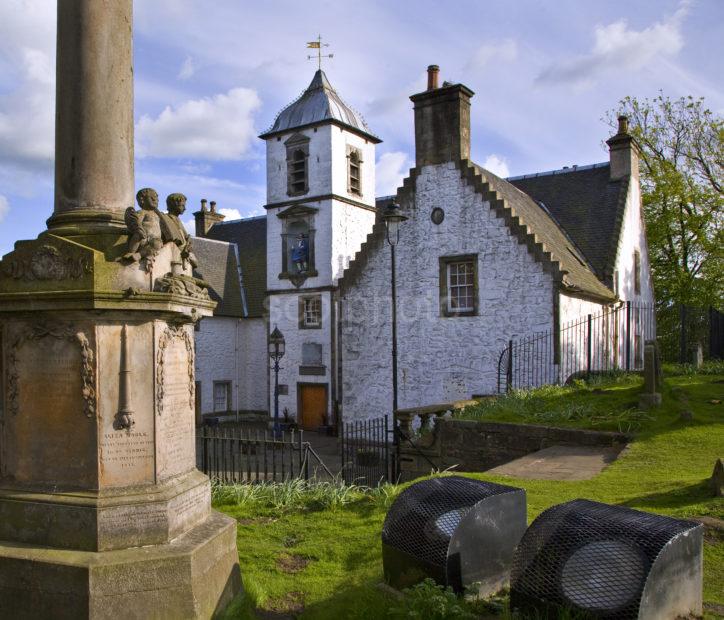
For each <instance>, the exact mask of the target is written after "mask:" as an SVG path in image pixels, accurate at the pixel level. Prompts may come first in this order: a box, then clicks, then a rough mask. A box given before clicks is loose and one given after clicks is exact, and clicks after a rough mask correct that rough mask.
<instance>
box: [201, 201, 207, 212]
mask: <svg viewBox="0 0 724 620" xmlns="http://www.w3.org/2000/svg"><path fill="white" fill-rule="evenodd" d="M206 202H207V201H206V198H202V199H201V210H202V211H206V210H207V209H206Z"/></svg>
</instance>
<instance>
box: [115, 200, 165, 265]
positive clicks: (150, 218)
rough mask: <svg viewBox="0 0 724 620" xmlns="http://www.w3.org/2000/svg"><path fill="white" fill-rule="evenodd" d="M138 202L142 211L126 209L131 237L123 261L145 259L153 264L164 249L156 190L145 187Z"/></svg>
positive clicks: (127, 224)
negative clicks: (156, 256) (154, 259)
mask: <svg viewBox="0 0 724 620" xmlns="http://www.w3.org/2000/svg"><path fill="white" fill-rule="evenodd" d="M136 201H137V202H138V206H139V207H141V210H140V211H136V210H135V209H134V208H133V207H128V209H126V214H125V220H126V226H128V232H129V237H128V248H127V251H126V253H125V254H124V255H123V256H122V259H123V260H126V261H132V262H138V261H140V260H141V259H142V258H145V259H146V260H147V262H148V263H149V264H152V263H153V258H154V256H155V255H156V254H157V253H158V251H159V250H160V249H161V248H162V247H163V239H162V235H161V213H160V211H159V210H158V194H157V193H156V190H154V189H151V188H150V187H144V188H143V189H141V190H139V192H138V193H137V194H136Z"/></svg>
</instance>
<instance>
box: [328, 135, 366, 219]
mask: <svg viewBox="0 0 724 620" xmlns="http://www.w3.org/2000/svg"><path fill="white" fill-rule="evenodd" d="M331 140H332V152H333V153H334V157H333V158H332V161H331V163H332V188H331V189H332V193H333V194H337V195H338V196H345V197H347V198H351V199H352V200H358V201H359V202H364V203H365V204H368V205H370V206H372V207H373V206H374V205H375V145H374V143H372V142H370V141H369V140H367V139H365V138H363V137H361V136H358V135H357V134H354V133H352V132H350V131H347V130H345V129H343V128H342V127H331ZM348 145H349V146H351V147H354V148H356V149H359V150H360V151H361V152H362V166H361V172H362V195H361V196H360V195H358V194H352V193H350V192H348V191H347V189H348V186H347V172H348V168H347V146H348Z"/></svg>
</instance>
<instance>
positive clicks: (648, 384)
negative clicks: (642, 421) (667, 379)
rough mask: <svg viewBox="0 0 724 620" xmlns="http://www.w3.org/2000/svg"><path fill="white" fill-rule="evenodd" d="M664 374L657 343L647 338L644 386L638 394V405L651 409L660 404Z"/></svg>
mask: <svg viewBox="0 0 724 620" xmlns="http://www.w3.org/2000/svg"><path fill="white" fill-rule="evenodd" d="M663 382H664V376H663V371H662V368H661V357H660V356H659V348H658V344H657V343H656V341H655V340H647V341H646V343H645V344H644V387H643V389H642V391H641V394H640V395H639V407H640V408H641V409H651V408H652V407H659V406H660V405H661V393H662V391H663Z"/></svg>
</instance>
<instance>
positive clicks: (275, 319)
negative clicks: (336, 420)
mask: <svg viewBox="0 0 724 620" xmlns="http://www.w3.org/2000/svg"><path fill="white" fill-rule="evenodd" d="M300 294H303V290H302V291H300V293H288V294H281V295H271V296H270V297H269V329H270V330H273V329H274V327H275V326H276V327H278V328H279V330H280V331H281V332H282V334H284V340H285V342H286V353H285V355H284V357H283V358H282V360H281V363H280V366H281V369H280V371H279V383H280V384H281V385H286V386H288V390H289V393H288V394H287V395H281V396H279V412H280V415H281V412H282V411H283V410H284V408H285V407H286V408H287V409H288V410H289V415H290V417H292V418H293V419H296V418H297V383H300V382H301V383H326V384H329V389H328V390H327V394H328V409H327V412H328V413H329V411H331V392H332V390H331V376H332V375H331V372H332V371H331V368H332V352H331V344H332V321H331V312H330V310H331V306H330V301H331V294H330V292H329V291H324V292H322V293H312V294H319V295H321V297H322V327H321V329H300V327H299V295H300ZM306 342H311V343H317V344H321V345H322V360H323V364H324V365H325V366H326V367H327V372H326V374H325V375H300V374H299V367H300V366H301V365H302V345H303V344H304V343H306ZM265 346H266V345H265ZM269 398H270V401H269V402H270V403H271V404H270V410H273V407H274V404H273V403H274V376H273V373H272V374H271V379H270V382H269Z"/></svg>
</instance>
